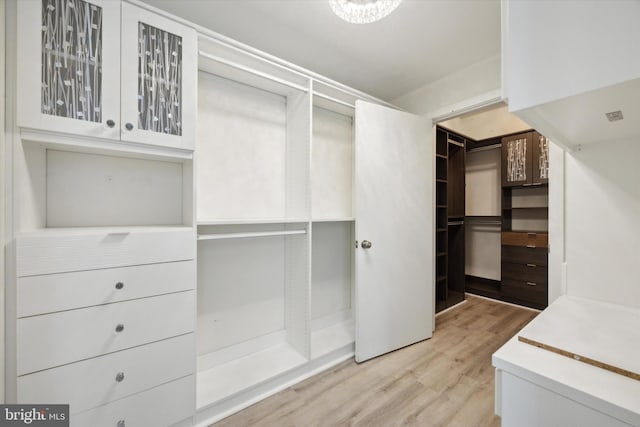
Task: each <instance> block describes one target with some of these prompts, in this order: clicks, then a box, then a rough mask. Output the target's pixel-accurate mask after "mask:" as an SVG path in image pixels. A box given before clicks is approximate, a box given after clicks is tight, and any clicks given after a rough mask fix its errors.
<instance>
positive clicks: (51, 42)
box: [16, 0, 120, 139]
mask: <svg viewBox="0 0 640 427" xmlns="http://www.w3.org/2000/svg"><path fill="white" fill-rule="evenodd" d="M17 5H18V9H17V10H18V25H17V28H18V34H17V36H18V41H17V43H18V46H17V47H18V51H17V64H16V67H17V83H18V87H17V91H18V92H17V104H18V112H17V122H18V126H21V127H25V128H33V129H40V130H49V131H57V132H65V133H76V134H81V135H83V136H95V137H101V138H115V139H119V138H120V132H119V127H120V124H119V119H120V97H119V87H120V45H119V40H120V2H117V1H111V0H21V1H18V2H17Z"/></svg>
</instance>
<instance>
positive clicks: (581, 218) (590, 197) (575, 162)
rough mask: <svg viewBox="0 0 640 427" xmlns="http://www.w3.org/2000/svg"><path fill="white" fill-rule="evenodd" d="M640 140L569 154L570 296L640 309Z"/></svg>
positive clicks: (567, 212)
mask: <svg viewBox="0 0 640 427" xmlns="http://www.w3.org/2000/svg"><path fill="white" fill-rule="evenodd" d="M638 159H640V140H629V141H622V142H610V143H604V144H596V145H591V146H587V147H585V148H584V149H583V150H582V151H576V152H573V153H567V154H566V169H565V174H566V175H565V179H566V187H565V203H566V218H565V227H566V241H565V244H566V249H565V250H566V261H567V293H568V294H569V295H576V296H582V297H587V298H594V299H598V300H602V301H608V302H613V303H617V304H623V305H628V306H633V307H640V279H639V277H640V276H639V275H638V266H640V185H639V183H640V168H638Z"/></svg>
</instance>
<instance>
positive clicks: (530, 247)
mask: <svg viewBox="0 0 640 427" xmlns="http://www.w3.org/2000/svg"><path fill="white" fill-rule="evenodd" d="M527 247H528V248H529V249H535V248H536V245H527Z"/></svg>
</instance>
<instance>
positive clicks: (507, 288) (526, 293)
mask: <svg viewBox="0 0 640 427" xmlns="http://www.w3.org/2000/svg"><path fill="white" fill-rule="evenodd" d="M531 283H534V282H531ZM502 294H503V295H504V296H507V297H511V298H517V299H519V300H523V301H529V302H532V303H534V304H536V305H546V304H547V285H546V283H544V284H539V283H537V284H535V285H532V284H528V283H527V282H523V281H520V280H508V279H507V280H504V279H503V280H502Z"/></svg>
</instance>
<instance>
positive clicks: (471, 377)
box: [215, 295, 537, 427]
mask: <svg viewBox="0 0 640 427" xmlns="http://www.w3.org/2000/svg"><path fill="white" fill-rule="evenodd" d="M536 314H537V313H536V312H533V311H530V310H526V309H523V308H518V307H513V306H508V305H505V304H500V303H497V302H493V301H489V300H485V299H481V298H478V297H474V296H471V295H467V302H466V303H464V304H462V305H460V306H457V307H455V308H453V309H451V310H449V311H447V312H445V313H442V314H441V315H439V316H438V317H437V318H436V330H435V332H434V334H433V338H431V339H430V340H426V341H423V342H420V343H417V344H414V345H412V346H409V347H405V348H403V349H400V350H397V351H394V352H392V353H389V354H386V355H384V356H381V357H378V358H376V359H373V360H370V361H368V362H364V363H361V364H356V363H355V362H354V361H353V359H351V360H348V361H345V362H343V363H341V364H339V365H337V366H336V367H334V368H332V369H329V370H328V371H325V372H323V373H321V374H318V375H316V376H314V377H312V378H309V379H307V380H305V381H303V382H301V383H299V384H296V385H294V386H292V387H290V388H288V389H286V390H284V391H282V392H280V393H278V394H276V395H274V396H271V397H269V398H267V399H265V400H263V401H261V402H259V403H257V404H255V405H253V406H251V407H249V408H247V409H245V410H243V411H241V412H238V413H237V414H234V415H232V416H230V417H228V418H225V419H224V420H222V421H220V422H218V423H216V424H215V426H216V427H224V426H233V427H238V426H296V427H297V426H301V427H302V426H304V427H308V426H367V427H369V426H384V427H388V426H400V425H404V426H407V425H408V426H434V427H435V426H460V427H473V426H499V425H500V418H498V417H496V416H495V415H494V413H493V408H494V404H493V402H494V378H493V367H492V366H491V354H492V353H493V352H494V351H496V350H497V349H498V348H499V347H500V346H501V345H502V344H503V343H505V342H506V341H507V340H508V339H509V338H510V337H512V336H513V335H515V333H516V332H517V331H518V330H520V329H521V328H522V327H523V326H524V325H526V324H527V323H528V322H529V321H531V320H532V319H533V318H534V317H535V316H536Z"/></svg>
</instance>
